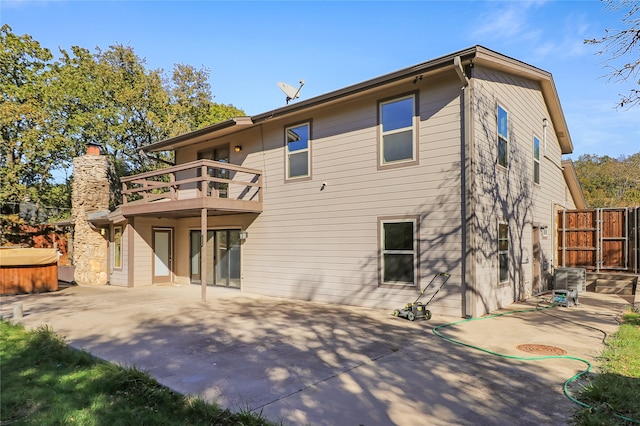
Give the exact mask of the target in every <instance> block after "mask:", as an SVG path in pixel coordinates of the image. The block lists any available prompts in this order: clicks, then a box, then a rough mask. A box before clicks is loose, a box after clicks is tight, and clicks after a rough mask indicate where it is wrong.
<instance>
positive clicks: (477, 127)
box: [109, 46, 584, 316]
mask: <svg viewBox="0 0 640 426" xmlns="http://www.w3.org/2000/svg"><path fill="white" fill-rule="evenodd" d="M145 149H146V151H148V152H157V151H166V150H174V151H175V158H176V165H175V166H174V167H170V168H167V169H164V170H162V171H161V172H153V173H146V174H142V175H136V176H131V177H127V178H125V179H123V193H124V194H125V198H126V200H125V202H124V203H123V204H122V205H121V206H119V208H118V209H117V210H116V211H115V212H112V213H111V214H110V215H109V218H110V219H111V221H112V224H111V226H110V227H111V236H112V238H111V239H112V241H111V244H110V256H111V261H110V283H111V284H112V285H121V286H142V285H153V284H167V283H175V284H182V285H191V284H195V285H201V287H202V289H203V297H205V295H206V288H207V286H214V285H215V286H223V287H229V288H234V289H238V290H239V291H247V292H253V293H259V294H265V295H272V296H279V297H286V298H294V299H303V300H314V301H322V302H329V303H338V304H348V305H357V306H363V307H376V308H384V309H394V308H397V307H402V306H404V304H406V303H407V302H409V301H413V300H414V299H415V298H416V297H417V295H418V294H419V292H420V290H421V288H423V287H424V286H425V285H426V284H427V283H428V282H429V281H430V280H431V278H432V277H433V276H434V275H435V274H437V273H438V272H448V273H450V274H451V278H450V280H449V281H448V282H447V284H446V285H445V287H444V288H443V289H442V290H441V291H440V293H439V294H438V296H437V298H435V299H434V300H433V302H432V303H431V304H430V308H431V310H432V311H433V313H434V314H447V315H453V316H480V315H482V314H485V313H487V312H490V311H492V310H495V309H497V308H500V307H501V306H504V305H507V304H509V303H511V302H513V301H516V300H520V299H523V298H525V297H527V296H529V295H532V294H534V293H537V292H540V291H543V290H545V289H546V288H547V279H548V277H549V274H550V273H551V272H552V268H553V267H554V265H555V264H556V259H554V258H553V253H554V252H555V251H554V248H555V245H556V238H555V233H554V229H555V226H556V224H555V223H554V218H555V216H556V215H555V212H556V211H557V210H558V209H562V208H574V207H584V199H583V198H582V194H581V191H580V187H579V185H577V180H576V179H575V172H574V171H573V169H572V165H571V164H570V163H567V162H562V154H568V153H571V152H572V149H573V146H572V142H571V138H570V136H569V131H568V128H567V124H566V122H565V119H564V115H563V112H562V109H561V106H560V101H559V99H558V96H557V93H556V90H555V86H554V82H553V78H552V76H551V74H549V73H548V72H546V71H543V70H540V69H538V68H535V67H533V66H531V65H528V64H525V63H523V62H520V61H517V60H515V59H512V58H509V57H506V56H504V55H501V54H499V53H496V52H493V51H491V50H489V49H486V48H484V47H481V46H475V47H472V48H469V49H466V50H462V51H460V52H456V53H452V54H450V55H447V56H444V57H441V58H437V59H434V60H431V61H428V62H425V63H422V64H418V65H415V66H412V67H409V68H406V69H403V70H400V71H397V72H393V73H391V74H388V75H384V76H381V77H379V78H375V79H372V80H369V81H365V82H362V83H359V84H356V85H353V86H350V87H346V88H344V89H341V90H337V91H334V92H331V93H327V94H325V95H321V96H318V97H315V98H312V99H308V100H302V101H297V102H295V103H291V104H289V105H286V106H284V107H282V108H279V109H276V110H274V111H270V112H267V113H264V114H259V115H256V116H253V117H239V118H236V119H231V120H227V121H225V122H222V123H217V124H214V125H211V126H208V127H206V128H203V129H199V130H196V131H193V132H191V133H188V134H184V135H180V136H177V137H174V138H171V139H168V140H164V141H161V142H158V143H155V144H152V145H150V146H147V147H146V148H145ZM205 234H206V238H203V237H202V236H203V235H205ZM432 290H435V289H430V290H428V292H427V296H428V295H429V293H430V292H431V291H432Z"/></svg>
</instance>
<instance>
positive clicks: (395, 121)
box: [378, 94, 417, 166]
mask: <svg viewBox="0 0 640 426" xmlns="http://www.w3.org/2000/svg"><path fill="white" fill-rule="evenodd" d="M379 119H380V141H379V147H378V149H379V157H380V165H381V166H388V165H393V164H396V163H407V162H415V161H417V147H416V145H417V143H416V142H417V136H416V134H417V131H416V96H415V94H411V95H408V96H403V97H401V98H396V99H392V100H388V101H384V102H380V112H379Z"/></svg>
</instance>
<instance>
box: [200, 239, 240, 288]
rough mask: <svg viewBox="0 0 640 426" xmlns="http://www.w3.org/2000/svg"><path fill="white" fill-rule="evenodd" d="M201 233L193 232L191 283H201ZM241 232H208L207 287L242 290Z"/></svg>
mask: <svg viewBox="0 0 640 426" xmlns="http://www.w3.org/2000/svg"><path fill="white" fill-rule="evenodd" d="M200 245H201V242H200V231H191V282H193V283H201V282H202V281H201V279H202V277H201V267H200V265H201V261H200V259H201V258H200ZM240 270H241V268H240V230H239V229H223V230H215V231H207V277H206V280H207V285H215V286H221V287H230V288H240Z"/></svg>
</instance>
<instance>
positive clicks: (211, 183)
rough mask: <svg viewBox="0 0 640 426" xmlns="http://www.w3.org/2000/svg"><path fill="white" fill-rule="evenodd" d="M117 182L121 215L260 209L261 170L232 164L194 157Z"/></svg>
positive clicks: (230, 212)
mask: <svg viewBox="0 0 640 426" xmlns="http://www.w3.org/2000/svg"><path fill="white" fill-rule="evenodd" d="M121 182H122V199H123V202H122V205H121V206H120V209H121V212H122V215H123V216H125V217H130V216H160V217H192V216H200V214H201V212H202V209H207V214H208V215H222V214H234V213H260V212H262V171H260V170H255V169H249V168H246V167H240V166H236V165H233V164H228V163H221V162H218V161H213V160H197V161H192V162H190V163H185V164H180V165H178V166H174V167H169V168H166V169H161V170H154V171H152V172H147V173H142V174H138V175H134V176H129V177H125V178H122V179H121Z"/></svg>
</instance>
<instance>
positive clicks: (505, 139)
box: [496, 104, 510, 168]
mask: <svg viewBox="0 0 640 426" xmlns="http://www.w3.org/2000/svg"><path fill="white" fill-rule="evenodd" d="M500 110H502V111H504V113H505V114H506V115H507V134H506V135H503V134H501V133H500ZM509 133H510V132H509V110H507V109H506V108H505V107H503V106H502V105H500V104H498V105H497V107H496V136H497V137H496V150H497V151H496V163H497V164H498V166H500V167H504V168H507V167H508V166H509ZM501 143H504V164H502V163H501V162H500V144H501Z"/></svg>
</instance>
